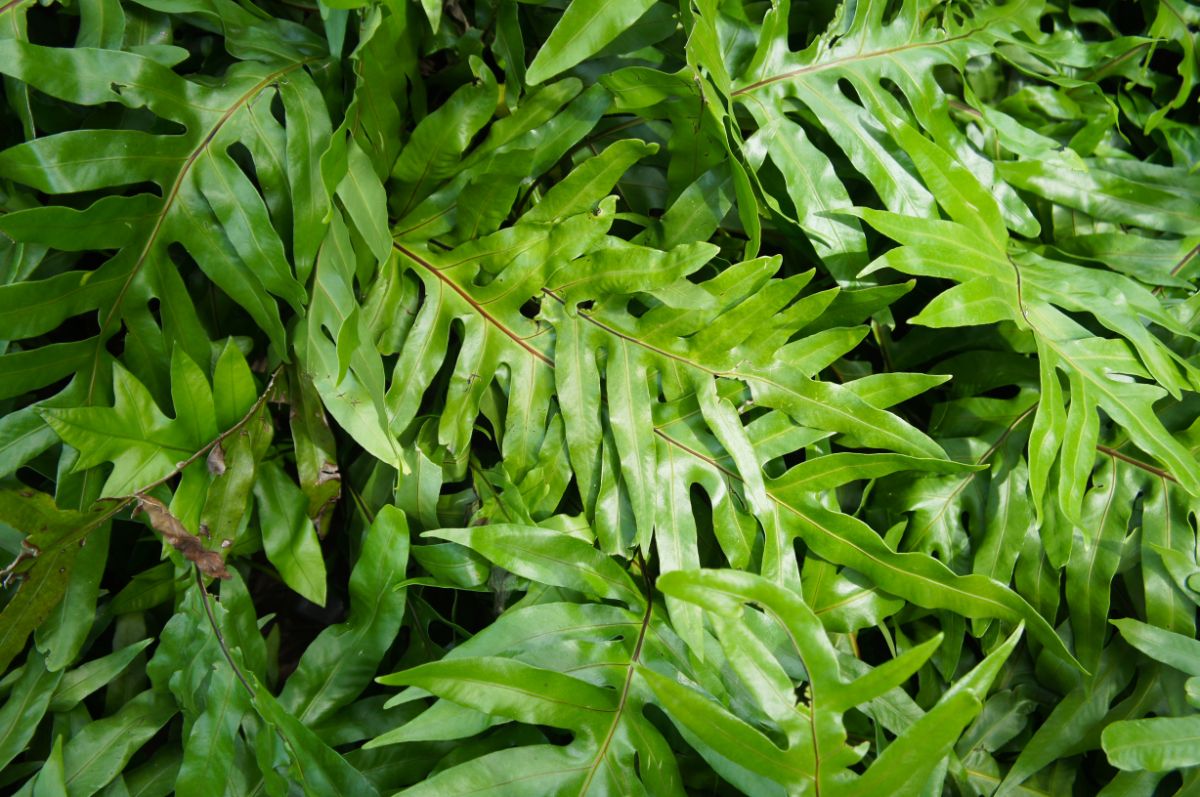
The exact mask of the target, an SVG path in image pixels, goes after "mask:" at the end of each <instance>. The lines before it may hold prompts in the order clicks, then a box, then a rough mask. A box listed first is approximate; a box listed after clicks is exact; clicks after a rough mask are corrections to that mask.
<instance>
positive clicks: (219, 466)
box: [205, 443, 225, 476]
mask: <svg viewBox="0 0 1200 797" xmlns="http://www.w3.org/2000/svg"><path fill="white" fill-rule="evenodd" d="M205 462H206V463H207V464H208V472H209V473H211V474H212V475H213V476H220V475H221V474H222V473H224V472H225V449H223V448H221V444H220V443H217V444H216V445H215V446H213V448H212V451H210V452H208V459H207V460H205Z"/></svg>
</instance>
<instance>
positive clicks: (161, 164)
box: [0, 17, 324, 386]
mask: <svg viewBox="0 0 1200 797" xmlns="http://www.w3.org/2000/svg"><path fill="white" fill-rule="evenodd" d="M241 24H243V25H245V28H243V30H246V31H250V30H253V28H254V27H255V25H256V24H262V25H264V26H265V27H269V24H267V23H262V22H255V21H253V18H252V17H251V18H249V19H245V18H244V19H243V20H241ZM251 35H254V34H251ZM0 47H3V48H5V49H4V53H3V55H0V65H2V66H0V69H3V70H4V71H5V72H7V73H9V74H12V75H16V76H19V77H20V78H21V79H22V80H25V81H27V82H29V83H30V84H31V85H33V86H35V87H37V88H38V89H39V90H41V91H43V92H45V93H47V94H49V95H51V96H54V97H57V98H60V99H62V100H66V101H68V102H73V103H78V104H82V105H97V104H101V103H106V102H113V103H120V104H122V105H125V106H127V107H130V108H141V107H144V108H147V109H149V110H150V111H151V112H153V113H154V114H156V115H158V116H161V117H163V118H165V119H169V120H171V121H172V122H175V123H178V124H180V125H182V126H183V127H184V128H185V131H186V132H185V133H184V134H183V135H174V136H154V135H151V134H148V133H143V132H141V131H132V130H112V131H99V132H94V131H87V130H80V131H67V132H64V133H60V134H58V135H53V136H47V137H44V138H41V139H38V140H36V141H34V142H30V143H28V144H25V145H20V146H18V147H13V148H10V149H9V150H6V151H5V152H3V153H0V173H5V174H7V175H8V176H9V177H11V178H13V179H16V180H18V181H24V180H29V181H32V182H34V183H41V182H43V178H42V177H40V176H39V175H42V174H53V175H54V177H53V179H52V180H51V181H50V182H49V183H45V184H44V187H45V188H46V189H48V190H50V191H52V192H56V193H61V192H73V191H80V190H88V189H92V188H104V187H109V186H119V185H124V184H128V183H129V182H131V181H132V182H137V181H139V180H150V181H153V182H155V183H157V184H158V185H159V187H160V189H161V194H162V199H161V200H159V202H158V203H157V205H156V206H155V207H153V208H149V207H147V203H146V200H145V198H144V195H143V196H141V197H137V196H135V197H132V198H130V199H129V200H125V201H127V202H128V201H132V202H134V203H140V204H136V205H130V206H129V207H130V208H131V209H132V208H134V207H135V206H136V207H139V208H142V209H143V212H142V213H141V214H140V215H138V214H135V213H130V214H126V215H125V218H127V219H129V222H128V223H129V224H130V225H131V228H132V235H130V236H129V237H128V238H127V239H126V240H124V241H122V242H120V244H121V246H122V248H121V249H120V251H119V252H118V253H117V254H116V255H115V256H114V257H112V259H110V260H109V261H108V262H107V263H105V264H104V265H102V266H101V267H100V269H99V270H97V271H96V272H93V274H94V276H93V277H92V278H89V279H88V280H87V286H86V288H84V290H82V291H80V292H77V293H76V294H75V295H74V296H73V298H72V299H71V301H70V302H69V303H66V304H62V305H61V306H60V307H61V309H59V310H55V311H54V312H52V313H46V314H43V315H42V317H41V318H38V317H37V313H36V310H33V309H32V308H29V310H30V311H31V312H27V313H26V315H25V316H24V318H25V319H27V322H23V324H22V325H23V326H24V327H25V328H24V329H22V331H21V337H29V336H33V335H37V334H41V333H42V332H45V331H49V330H50V329H53V328H55V327H56V326H57V325H58V324H59V323H60V322H61V321H62V320H63V319H65V318H66V317H69V316H71V315H76V314H79V313H83V312H86V311H88V310H92V309H97V310H99V311H100V313H101V330H100V335H99V336H98V337H96V338H93V339H91V342H90V344H89V345H90V346H91V348H92V349H93V352H94V357H93V361H92V364H91V365H90V366H89V369H90V370H93V371H94V369H95V368H96V367H98V366H99V365H100V364H101V359H102V358H101V357H100V356H99V355H100V351H101V350H102V342H103V341H104V340H106V339H107V338H108V337H110V336H111V335H112V334H113V333H115V332H116V331H117V328H118V327H117V326H116V321H117V320H118V319H120V317H121V316H122V314H123V312H124V307H123V302H124V301H125V299H126V298H127V297H130V296H145V295H146V293H147V292H148V291H149V292H152V293H153V294H154V295H156V296H157V297H158V298H159V299H160V301H162V302H163V313H164V318H170V319H171V321H172V323H174V322H175V321H176V320H178V321H179V322H180V323H181V324H182V325H183V326H181V327H178V328H175V329H173V330H171V333H170V334H172V335H173V336H176V338H177V340H178V342H179V343H180V344H182V345H183V346H185V347H188V350H189V353H191V354H192V356H193V358H194V359H201V357H200V355H201V353H202V349H201V348H200V347H199V346H197V345H196V344H197V343H200V342H202V341H203V333H202V332H200V330H199V329H198V326H197V325H196V322H195V314H194V310H193V309H192V308H191V307H190V306H188V302H189V300H188V299H187V298H186V294H183V295H181V293H180V292H179V291H177V290H176V289H175V287H174V285H173V283H172V281H173V280H175V279H177V278H175V277H172V276H170V275H168V274H167V273H166V269H173V268H174V265H173V264H169V263H168V262H167V261H166V254H165V252H166V247H167V246H168V245H169V244H170V243H172V242H175V241H178V242H180V243H182V244H183V245H184V247H185V248H186V249H187V250H188V252H189V253H190V254H191V255H192V256H193V257H194V258H195V260H196V261H197V263H198V264H199V266H200V268H201V269H202V270H203V271H204V273H205V274H206V275H207V276H208V277H209V278H210V279H211V280H212V281H213V282H214V283H215V284H217V285H218V286H219V287H220V288H221V289H222V290H223V291H225V292H226V293H227V294H228V295H229V296H230V297H232V298H233V299H234V300H235V301H236V302H238V303H239V304H240V305H242V307H243V308H244V309H245V310H246V311H247V312H248V313H249V314H250V316H251V317H252V318H254V320H255V321H256V322H257V323H258V324H259V325H260V326H261V327H262V328H263V329H264V330H265V331H266V332H267V333H268V334H269V335H270V336H271V338H272V341H273V343H274V344H275V345H276V348H277V350H278V351H279V352H281V353H283V352H286V346H285V345H284V332H283V327H282V324H281V322H280V320H279V313H278V309H277V308H276V307H275V305H274V299H273V298H272V297H271V295H270V294H271V293H274V294H275V295H278V296H281V297H283V298H286V299H288V300H289V301H291V302H293V303H300V302H302V301H303V293H302V291H300V290H299V285H298V283H297V282H296V281H295V280H294V278H293V277H292V275H291V272H292V269H291V266H290V265H289V264H287V263H286V262H285V261H284V260H283V259H282V257H281V255H282V252H283V249H282V248H281V245H280V243H279V233H278V232H277V231H276V230H275V229H274V227H273V226H272V225H271V224H270V223H267V222H266V216H265V212H266V211H265V208H264V206H263V204H262V200H261V199H259V198H258V194H257V192H256V191H255V190H254V189H253V187H252V186H251V185H250V183H249V182H248V180H247V178H246V177H245V176H244V175H242V174H241V172H240V170H237V168H236V167H235V166H234V165H233V163H232V161H230V160H229V159H228V155H227V152H228V149H229V147H230V146H232V145H233V144H234V143H235V142H247V143H248V149H249V150H250V151H251V152H254V153H262V152H267V151H269V150H271V148H272V145H271V144H269V143H267V142H266V141H263V142H260V141H259V139H258V137H259V136H264V135H270V134H269V133H268V132H267V130H266V128H264V127H262V126H258V127H256V126H255V125H254V124H253V123H252V120H251V117H252V116H253V108H254V107H255V104H254V102H253V100H255V98H256V97H258V96H259V95H261V94H264V93H270V92H272V91H273V90H272V88H271V87H272V86H273V85H274V84H275V83H276V82H277V81H278V80H280V79H281V78H284V77H286V78H287V79H288V80H289V81H309V80H310V78H309V77H308V76H307V74H306V73H305V72H304V71H303V61H302V60H299V59H300V56H297V55H296V54H295V51H289V50H288V48H286V47H285V48H282V49H281V50H280V51H279V52H278V53H276V57H278V56H279V55H285V57H290V58H291V60H287V61H284V62H281V61H278V60H276V61H275V64H276V66H274V67H267V66H265V65H259V64H252V63H238V64H234V65H233V66H232V67H231V68H230V69H229V70H228V71H227V73H226V75H225V76H224V78H223V79H222V81H221V82H220V83H219V84H218V85H206V86H204V87H203V88H202V87H200V86H199V85H198V84H194V83H191V82H189V81H187V80H185V79H183V78H180V77H179V76H177V75H175V74H174V73H173V72H171V71H170V70H169V69H167V68H166V67H164V66H162V65H161V64H159V63H158V62H156V61H154V60H152V59H150V58H147V57H145V56H142V55H135V54H132V53H124V52H118V51H114V50H100V49H74V50H72V49H65V48H43V47H36V46H33V45H27V44H24V43H21V42H15V41H11V40H10V41H4V42H0ZM66 75H75V76H76V79H74V80H66V79H64V76H66ZM114 87H116V88H114ZM201 93H203V94H204V97H205V99H204V101H203V102H192V101H191V98H193V97H198V96H199V95H200V94H201ZM294 107H295V105H294V104H293V108H294ZM317 113H318V114H319V113H324V110H323V109H319V110H317ZM302 118H303V117H298V118H296V119H291V120H290V122H291V123H294V124H295V125H296V126H299V125H300V124H301V123H302ZM312 123H313V124H316V122H315V121H313V122H312ZM297 132H298V133H299V131H297ZM85 140H86V141H87V142H88V144H87V150H86V151H85V150H84V149H82V148H81V144H82V143H83V142H84V141H85ZM260 143H261V146H260ZM130 153H137V154H136V155H131V154H130ZM151 154H153V155H154V157H148V155H151ZM34 164H38V166H37V167H36V168H35V167H34ZM42 164H49V165H51V166H52V167H53V168H52V169H50V170H48V171H47V170H46V169H43V167H42ZM206 197H207V198H206ZM230 197H237V198H238V199H237V201H236V203H234V204H230V203H229V202H228V201H227V200H229V198H230ZM209 199H211V200H213V203H214V204H210V203H209ZM120 201H121V200H118V199H116V198H109V199H107V200H101V201H100V202H98V203H96V204H95V205H93V206H92V207H91V208H88V209H86V210H85V211H83V214H84V215H83V217H82V218H81V219H80V221H81V222H83V223H84V224H85V225H86V224H87V223H89V222H90V221H91V220H92V219H93V217H94V218H95V220H96V221H99V219H100V218H101V216H109V217H111V215H112V214H113V212H114V211H115V210H116V206H117V204H118V203H119V202H120ZM146 211H150V212H146ZM46 212H49V213H53V212H57V211H54V210H53V209H51V208H47V209H46ZM292 215H293V218H296V214H292ZM307 218H308V217H307V216H305V215H301V216H300V217H299V219H300V221H301V222H303V221H305V220H306V219H307ZM255 219H257V221H255ZM200 229H205V230H207V232H206V236H200V235H199V234H198V233H199V231H200ZM214 231H215V233H214ZM69 274H71V272H68V275H69ZM68 275H62V276H60V277H58V278H51V279H52V280H54V279H57V280H58V283H61V282H63V280H64V279H68V280H70V279H74V277H73V276H68ZM58 283H54V284H58ZM30 285H32V283H30ZM47 287H49V285H47ZM23 290H27V286H25V285H22V286H5V288H3V289H0V313H2V312H5V311H7V310H8V309H9V308H16V307H19V306H20V304H19V302H20V296H19V295H18V294H20V292H21V291H23ZM197 333H199V335H197ZM189 336H192V337H189ZM44 373H45V376H43V377H42V379H44V380H53V379H54V378H56V377H55V376H54V374H53V372H52V371H45V372H44ZM39 386H40V385H39Z"/></svg>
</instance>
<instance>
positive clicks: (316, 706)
mask: <svg viewBox="0 0 1200 797" xmlns="http://www.w3.org/2000/svg"><path fill="white" fill-rule="evenodd" d="M407 564H408V522H407V520H406V519H405V517H404V514H403V513H402V512H400V510H398V509H396V508H395V507H392V506H385V507H384V508H383V509H382V510H380V512H379V514H378V515H377V516H376V518H375V522H374V523H372V524H371V526H370V528H368V529H367V531H366V533H365V537H364V539H363V544H362V550H361V552H360V553H359V557H358V562H357V563H356V564H355V566H354V570H353V571H352V572H351V574H350V615H349V617H347V619H346V622H345V623H342V624H339V625H335V626H331V627H329V628H327V629H325V630H324V631H323V632H322V633H321V634H320V635H319V636H318V637H317V638H316V639H315V640H313V642H312V644H310V645H309V646H308V649H307V650H306V651H305V652H304V655H303V656H301V658H300V663H299V664H298V665H297V667H296V670H295V672H293V673H292V675H291V676H290V677H289V678H288V680H287V683H286V684H285V686H284V689H283V692H282V693H281V694H280V696H279V703H280V705H281V706H283V707H284V708H285V709H286V710H287V711H289V712H290V713H291V714H293V715H294V716H296V717H297V718H298V719H299V720H301V721H302V722H306V723H315V722H317V721H319V720H321V719H322V718H324V717H327V716H329V715H330V714H331V713H332V712H334V711H335V710H336V709H338V708H341V707H342V706H344V705H346V704H347V703H348V702H350V701H351V700H352V699H353V698H354V697H356V696H357V695H358V694H359V693H360V692H361V691H362V690H363V689H364V688H365V687H366V686H367V684H368V683H369V682H370V679H371V677H372V676H373V675H374V674H375V668H376V667H377V666H378V665H379V662H380V661H381V660H382V658H383V655H384V653H386V651H387V649H388V648H389V647H390V646H391V645H392V643H393V641H394V639H395V636H396V634H397V633H398V632H399V630H400V621H401V619H402V618H403V615H404V607H405V598H406V593H405V591H404V590H397V589H396V588H395V585H396V584H397V583H399V582H400V581H401V580H402V579H403V578H404V571H405V567H406V566H407Z"/></svg>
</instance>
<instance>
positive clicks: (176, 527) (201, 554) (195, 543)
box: [137, 449, 231, 578]
mask: <svg viewBox="0 0 1200 797" xmlns="http://www.w3.org/2000/svg"><path fill="white" fill-rule="evenodd" d="M214 450H215V449H214ZM137 501H138V509H139V510H141V511H142V512H145V513H146V516H147V517H148V518H150V525H151V526H152V527H153V528H154V530H155V531H157V532H158V533H159V534H161V535H162V536H163V539H165V540H166V541H167V542H169V543H171V545H173V546H174V547H175V550H177V551H179V552H180V553H181V554H183V558H184V559H187V560H189V561H191V562H192V563H194V564H195V565H196V567H197V568H198V569H199V570H200V572H201V573H203V574H204V575H206V576H210V577H213V578H231V576H230V575H229V571H228V570H226V569H225V560H224V559H222V558H221V554H219V553H217V552H216V551H210V550H208V549H207V548H205V547H204V543H203V542H202V541H201V540H200V538H199V537H197V536H196V535H195V534H192V533H191V532H189V531H188V530H187V529H186V528H184V526H183V524H182V523H180V522H179V518H177V517H175V516H174V515H172V514H171V511H170V510H169V509H167V507H166V505H165V504H163V502H162V501H159V500H158V499H157V498H153V497H151V496H149V495H142V494H138V496H137Z"/></svg>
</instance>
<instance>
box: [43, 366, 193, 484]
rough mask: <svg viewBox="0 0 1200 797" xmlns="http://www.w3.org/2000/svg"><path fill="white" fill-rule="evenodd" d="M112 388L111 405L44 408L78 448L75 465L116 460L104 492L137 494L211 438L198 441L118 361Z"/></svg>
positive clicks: (49, 420)
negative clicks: (158, 404) (165, 412)
mask: <svg viewBox="0 0 1200 797" xmlns="http://www.w3.org/2000/svg"><path fill="white" fill-rule="evenodd" d="M113 393H114V396H115V403H114V405H113V406H112V407H111V408H98V407H79V408H74V409H57V408H53V409H52V408H47V409H43V410H42V417H44V418H45V419H46V422H47V423H48V424H49V425H50V427H51V428H52V429H54V431H55V432H56V433H57V434H58V436H59V437H61V438H62V439H63V440H64V441H66V442H67V443H69V444H70V445H71V446H73V447H75V448H77V449H78V450H79V452H80V457H79V461H78V462H77V463H76V468H77V469H79V470H83V469H86V468H90V467H94V466H96V465H99V464H100V463H102V462H112V463H113V470H112V473H111V474H110V475H109V477H108V480H107V481H106V482H105V483H104V491H103V493H102V495H103V496H106V497H107V496H117V495H129V494H131V493H133V492H134V491H136V490H138V489H140V488H141V487H143V486H145V485H147V484H150V483H151V482H153V481H155V480H156V479H159V478H161V477H163V476H165V475H166V474H168V473H170V472H171V471H172V470H174V468H175V463H176V462H179V461H180V460H184V459H187V458H188V457H189V456H191V454H192V453H194V452H195V451H196V450H197V449H198V448H200V447H201V446H203V445H204V444H205V443H207V442H208V441H207V440H196V439H195V438H193V437H192V436H191V434H190V430H189V429H188V428H187V427H186V426H185V425H184V424H181V423H179V421H178V420H175V421H172V420H170V419H168V418H167V417H166V416H165V415H163V413H162V411H161V410H159V408H158V406H157V405H156V404H155V403H154V399H152V398H151V397H150V394H149V392H148V391H147V390H146V388H145V387H144V386H143V385H142V383H141V382H139V381H138V380H137V379H136V378H134V376H133V374H131V373H129V371H127V370H125V368H124V367H122V366H121V365H120V364H119V363H117V362H116V361H114V362H113Z"/></svg>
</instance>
